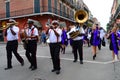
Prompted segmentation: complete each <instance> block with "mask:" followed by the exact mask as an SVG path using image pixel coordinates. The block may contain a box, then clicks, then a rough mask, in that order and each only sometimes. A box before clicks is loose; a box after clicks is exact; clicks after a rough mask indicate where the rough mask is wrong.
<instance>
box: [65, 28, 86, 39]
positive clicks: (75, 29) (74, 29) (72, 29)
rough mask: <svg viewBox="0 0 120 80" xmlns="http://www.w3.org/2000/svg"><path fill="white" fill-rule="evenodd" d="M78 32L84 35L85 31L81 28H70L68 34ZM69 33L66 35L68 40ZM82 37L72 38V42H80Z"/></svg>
mask: <svg viewBox="0 0 120 80" xmlns="http://www.w3.org/2000/svg"><path fill="white" fill-rule="evenodd" d="M77 30H80V33H82V34H85V31H84V29H83V28H82V27H79V28H76V27H73V28H71V30H70V31H69V33H71V32H72V31H77ZM69 33H67V36H68V38H70V36H69ZM83 37H84V36H77V37H76V38H74V39H73V40H82V39H83Z"/></svg>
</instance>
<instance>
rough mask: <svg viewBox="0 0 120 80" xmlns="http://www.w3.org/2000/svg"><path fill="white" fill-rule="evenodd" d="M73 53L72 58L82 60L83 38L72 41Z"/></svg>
mask: <svg viewBox="0 0 120 80" xmlns="http://www.w3.org/2000/svg"><path fill="white" fill-rule="evenodd" d="M73 54H74V60H77V59H78V54H79V59H80V61H83V40H76V41H73Z"/></svg>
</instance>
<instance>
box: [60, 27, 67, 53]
mask: <svg viewBox="0 0 120 80" xmlns="http://www.w3.org/2000/svg"><path fill="white" fill-rule="evenodd" d="M61 37H62V41H61V44H62V45H61V49H62V50H61V52H62V53H63V54H65V48H66V46H67V45H68V39H67V30H66V28H65V27H62V35H61Z"/></svg>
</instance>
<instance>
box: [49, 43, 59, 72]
mask: <svg viewBox="0 0 120 80" xmlns="http://www.w3.org/2000/svg"><path fill="white" fill-rule="evenodd" d="M49 46H50V54H51V58H52V62H53V69H55V70H60V56H59V55H60V43H50V44H49Z"/></svg>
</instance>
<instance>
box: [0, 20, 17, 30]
mask: <svg viewBox="0 0 120 80" xmlns="http://www.w3.org/2000/svg"><path fill="white" fill-rule="evenodd" d="M12 25H18V22H11V23H7V24H6V26H1V27H0V30H5V29H7V28H9V27H10V26H12Z"/></svg>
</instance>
